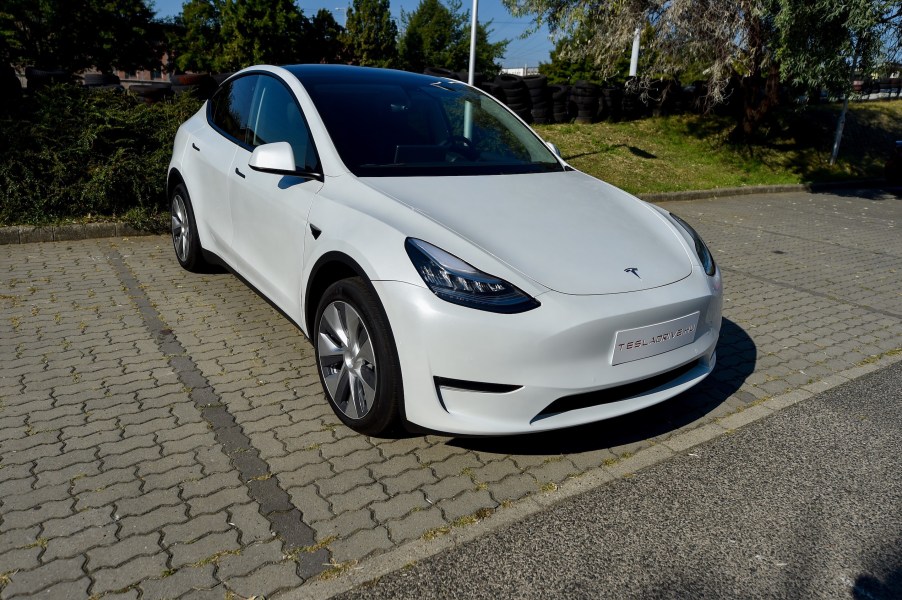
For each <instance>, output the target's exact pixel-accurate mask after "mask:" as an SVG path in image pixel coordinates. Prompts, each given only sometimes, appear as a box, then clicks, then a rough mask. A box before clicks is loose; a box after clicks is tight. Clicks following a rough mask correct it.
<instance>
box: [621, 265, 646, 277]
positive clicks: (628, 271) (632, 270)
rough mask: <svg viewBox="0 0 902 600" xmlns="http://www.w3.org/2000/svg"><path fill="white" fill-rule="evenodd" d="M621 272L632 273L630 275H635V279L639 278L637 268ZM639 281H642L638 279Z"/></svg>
mask: <svg viewBox="0 0 902 600" xmlns="http://www.w3.org/2000/svg"><path fill="white" fill-rule="evenodd" d="M623 272H624V273H632V274H633V275H635V276H636V277H639V269H638V267H627V268H626V269H624V270H623ZM639 279H642V278H641V277H639Z"/></svg>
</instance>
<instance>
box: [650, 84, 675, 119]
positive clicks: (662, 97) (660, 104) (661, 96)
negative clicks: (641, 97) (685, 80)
mask: <svg viewBox="0 0 902 600" xmlns="http://www.w3.org/2000/svg"><path fill="white" fill-rule="evenodd" d="M682 91H683V90H682V88H681V87H680V85H679V83H678V82H677V81H675V80H673V79H658V80H656V81H653V82H652V83H651V87H650V89H649V90H648V96H649V100H650V102H651V111H652V114H653V115H654V116H656V117H663V116H667V115H672V114H674V113H676V112H677V104H678V103H679V102H680V96H681V95H682Z"/></svg>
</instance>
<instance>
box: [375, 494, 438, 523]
mask: <svg viewBox="0 0 902 600" xmlns="http://www.w3.org/2000/svg"><path fill="white" fill-rule="evenodd" d="M430 506H432V505H431V504H430V503H429V502H427V500H426V496H425V494H424V493H423V492H422V491H419V490H418V491H414V492H406V493H404V494H398V495H396V496H393V497H392V498H389V499H388V500H385V501H383V502H375V503H373V504H372V505H371V506H370V509H371V510H372V511H373V517H375V519H376V521H377V522H379V523H382V522H385V521H388V520H392V519H399V518H401V517H403V516H404V515H406V514H408V513H410V512H411V511H413V510H421V509H426V508H429V507H430Z"/></svg>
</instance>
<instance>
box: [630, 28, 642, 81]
mask: <svg viewBox="0 0 902 600" xmlns="http://www.w3.org/2000/svg"><path fill="white" fill-rule="evenodd" d="M641 33H642V28H641V27H636V33H634V34H633V54H632V56H630V77H635V76H636V74H637V73H638V72H639V36H640V34H641Z"/></svg>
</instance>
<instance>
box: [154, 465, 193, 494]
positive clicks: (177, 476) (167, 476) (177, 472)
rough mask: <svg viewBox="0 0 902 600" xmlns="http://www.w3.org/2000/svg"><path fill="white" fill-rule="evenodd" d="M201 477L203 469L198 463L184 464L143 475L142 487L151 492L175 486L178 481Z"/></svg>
mask: <svg viewBox="0 0 902 600" xmlns="http://www.w3.org/2000/svg"><path fill="white" fill-rule="evenodd" d="M202 477H203V471H202V470H201V466H200V464H196V463H195V464H191V465H185V466H182V467H176V468H174V469H171V470H169V471H165V472H163V473H156V474H153V475H146V476H144V477H143V479H144V484H143V489H144V491H145V492H152V491H154V490H160V489H169V488H176V487H178V485H179V484H180V483H184V482H186V481H193V480H197V479H201V478H202Z"/></svg>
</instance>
